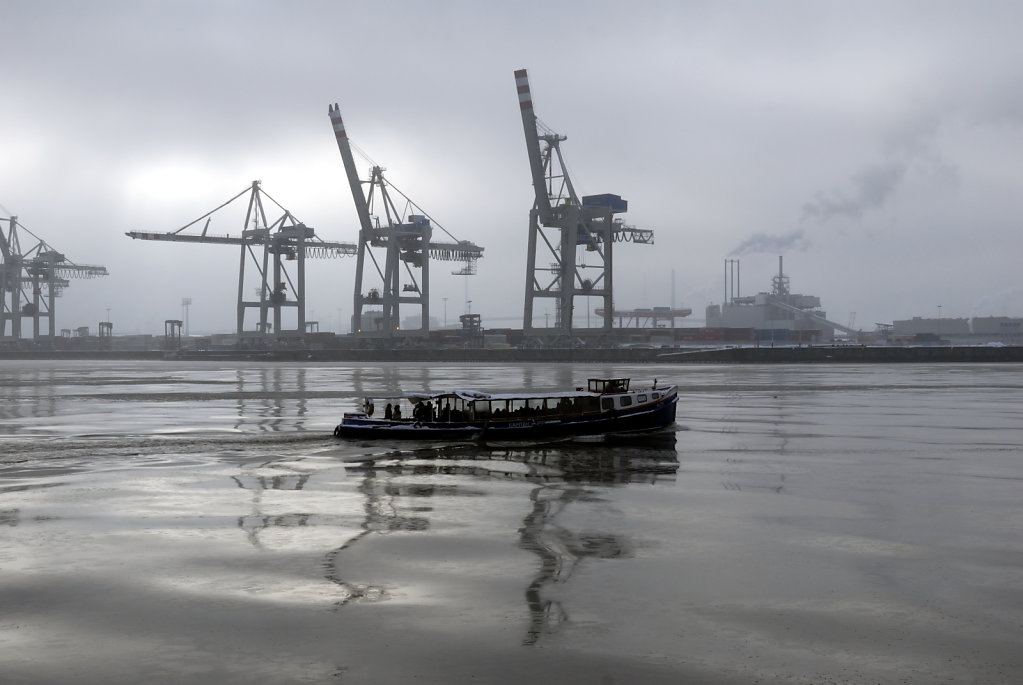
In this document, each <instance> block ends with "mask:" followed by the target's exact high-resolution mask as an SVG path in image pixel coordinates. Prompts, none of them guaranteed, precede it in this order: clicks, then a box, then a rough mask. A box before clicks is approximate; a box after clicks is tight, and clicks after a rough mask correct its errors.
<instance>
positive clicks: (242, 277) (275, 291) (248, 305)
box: [125, 181, 357, 338]
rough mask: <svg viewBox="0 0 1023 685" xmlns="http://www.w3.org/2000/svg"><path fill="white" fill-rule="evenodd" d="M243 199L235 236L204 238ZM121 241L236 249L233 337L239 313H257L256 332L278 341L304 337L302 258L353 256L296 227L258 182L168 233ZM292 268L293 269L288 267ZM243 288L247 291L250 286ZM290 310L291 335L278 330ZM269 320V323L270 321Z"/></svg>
mask: <svg viewBox="0 0 1023 685" xmlns="http://www.w3.org/2000/svg"><path fill="white" fill-rule="evenodd" d="M246 193H248V208H247V209H246V212H245V223H244V225H243V228H242V232H241V235H240V236H239V235H212V234H210V233H208V229H209V227H210V221H211V218H212V215H213V214H214V213H216V212H217V211H219V210H221V209H223V208H224V207H227V206H228V205H229V204H231V203H232V202H234V201H235V200H237V199H239V198H240V197H242V196H244V195H245V194H246ZM264 198H265V199H266V200H268V201H269V202H270V203H272V204H273V205H274V206H276V207H277V208H278V209H280V210H281V212H283V213H282V214H281V215H280V216H279V217H278V218H277V219H275V220H273V221H269V220H268V219H267V215H266V209H265V204H264ZM203 219H205V220H206V223H205V224H204V225H203V228H202V231H201V232H200V233H198V234H196V233H189V232H187V231H188V229H190V228H192V227H194V226H196V225H197V224H198V223H199V222H200V221H202V220H203ZM125 235H127V236H129V237H131V238H136V239H139V240H157V241H165V242H186V243H208V244H216V245H238V246H239V249H240V256H239V262H238V309H237V332H238V334H239V335H241V334H242V333H243V332H244V331H245V313H246V311H247V310H249V309H254V310H257V312H258V316H259V320H258V321H257V323H256V331H258V332H260V333H264V334H273V335H274V336H281V335H284V334H291V335H293V336H295V337H299V338H301V337H302V336H303V335H304V334H305V332H306V325H305V324H306V319H305V302H306V297H305V260H306V258H319V259H336V258H339V257H350V256H354V255H355V254H356V252H357V248H356V246H355V245H354V244H352V243H339V242H329V241H324V240H320V239H319V238H318V237H317V236H316V232H315V231H314V230H313V229H312V228H310V227H308V226H306V225H305V224H304V223H301V222H300V221H298V220H297V219H296V218H295V217H294V215H292V213H291V212H289V211H288V210H287V209H285V208H284V207H282V206H281V205H280V204H279V203H278V202H277V201H276V200H274V199H273V198H272V197H270V196H269V195H268V194H266V193H265V192H264V191H263V190H262V188H261V186H260V183H259V181H253V182H252V185H251V186H250V187H249V188H246V189H244V190H242V191H241V192H240V193H238V194H237V195H235V196H234V197H232V198H231V199H230V200H228V201H227V202H225V203H223V204H222V205H220V206H219V207H217V208H215V209H213V210H211V211H209V212H207V213H206V214H203V215H202V216H201V217H199V218H198V219H196V220H194V221H192V222H190V223H188V224H185V225H184V226H182V227H181V228H179V229H177V230H176V231H171V232H169V233H143V232H140V231H129V232H128V233H126V234H125ZM291 262H293V263H294V268H292V267H289V266H288V264H289V263H291ZM246 264H251V265H252V266H253V267H254V269H255V274H250V276H252V275H254V276H255V282H256V283H258V284H257V285H255V287H252V288H248V287H247V282H246V273H245V267H246ZM251 281H252V279H251V278H250V282H249V283H248V285H250V286H251V285H253V283H252V282H251ZM247 292H248V293H253V292H254V293H256V294H257V299H247V298H246V293H247ZM287 308H294V309H295V310H296V316H297V321H298V323H297V325H296V327H295V328H294V329H288V330H286V331H285V330H282V312H283V310H284V309H287ZM271 315H272V320H271Z"/></svg>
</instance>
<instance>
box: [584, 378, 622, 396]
mask: <svg viewBox="0 0 1023 685" xmlns="http://www.w3.org/2000/svg"><path fill="white" fill-rule="evenodd" d="M587 382H588V385H587V388H586V389H587V390H589V391H590V392H599V393H601V394H604V393H609V392H629V379H628V378H590V379H589V380H588V381H587Z"/></svg>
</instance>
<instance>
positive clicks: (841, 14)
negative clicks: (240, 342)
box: [0, 0, 1023, 333]
mask: <svg viewBox="0 0 1023 685" xmlns="http://www.w3.org/2000/svg"><path fill="white" fill-rule="evenodd" d="M0 24H2V25H3V26H4V27H5V32H4V36H5V37H4V41H2V42H0V64H2V65H3V67H2V69H3V75H4V77H3V79H2V81H0V82H2V84H3V89H4V92H3V94H4V102H5V105H4V107H3V108H0V151H2V158H0V159H2V164H0V215H2V216H11V215H17V216H18V218H19V221H20V222H21V223H22V224H23V225H24V226H26V227H27V228H29V229H31V230H32V231H33V232H34V233H36V234H38V235H40V236H42V237H44V238H45V239H46V240H47V241H48V242H49V243H51V244H52V245H53V246H54V247H55V248H57V249H58V250H60V251H62V252H63V253H65V254H67V256H68V257H69V258H70V259H72V260H74V261H76V262H81V263H88V264H103V265H104V266H106V267H107V269H108V270H109V272H110V276H109V277H107V278H104V279H100V280H96V281H90V282H75V283H73V284H72V285H71V287H70V288H68V289H67V290H66V292H65V293H64V296H63V298H62V300H61V301H60V303H59V307H58V327H60V328H72V327H76V326H80V325H89V326H95V325H96V323H97V322H98V321H101V320H105V319H106V317H107V311H106V310H107V309H109V310H110V315H109V318H110V319H111V320H113V322H114V324H115V332H117V333H132V332H136V331H138V332H152V333H159V332H161V331H162V326H163V320H164V319H167V318H175V317H179V316H180V315H181V305H180V303H181V300H182V298H183V297H190V298H192V305H191V307H190V312H189V315H190V319H191V329H192V331H193V332H201V331H229V330H231V329H232V327H233V321H234V306H235V293H234V291H235V289H236V286H235V283H236V278H237V261H238V258H237V252H236V251H235V250H233V249H229V248H225V247H221V246H216V245H190V244H170V243H160V244H156V243H149V244H147V243H140V242H137V241H132V240H130V239H128V238H127V237H125V235H124V233H125V231H129V230H141V231H170V230H174V229H176V228H179V227H180V226H183V225H184V224H186V223H188V222H190V221H192V220H193V219H195V218H196V217H198V216H200V215H201V214H203V213H205V212H206V211H208V210H209V209H212V208H213V207H215V206H216V205H218V204H219V203H220V202H223V201H224V200H226V199H227V198H229V197H231V196H233V195H234V194H235V193H237V192H238V191H240V190H242V189H244V188H245V187H246V186H248V185H249V184H250V183H251V182H252V180H254V179H260V180H261V181H262V183H263V188H264V189H265V190H266V192H268V193H269V194H270V195H271V196H273V197H274V199H276V200H278V201H279V202H280V203H281V204H282V205H284V206H285V207H287V208H288V209H289V210H291V211H292V212H293V213H294V214H295V215H296V216H297V217H298V218H299V219H300V220H302V221H304V222H306V223H307V224H308V225H310V226H312V227H314V228H315V229H316V231H317V234H318V235H320V236H321V237H322V238H324V239H327V240H341V241H352V240H354V239H355V238H356V231H357V226H358V219H357V217H356V214H355V210H354V207H353V204H352V199H351V195H350V193H349V191H348V186H347V181H346V179H345V175H344V169H343V168H342V165H341V162H340V159H339V158H338V151H337V147H336V145H335V143H334V138H333V133H332V130H331V126H330V122H329V120H328V118H327V105H328V103H333V102H338V103H339V104H340V106H341V108H342V110H343V111H344V115H345V123H346V125H347V126H348V131H349V135H350V137H351V139H352V141H353V142H354V143H355V144H356V145H357V146H358V148H360V149H361V150H363V151H365V152H366V153H367V154H368V155H369V156H370V157H371V158H372V159H373V160H374V161H375V162H377V163H379V164H380V165H382V166H384V167H386V168H387V173H388V177H389V179H390V180H391V182H393V183H394V184H395V185H396V186H397V187H399V188H401V189H402V190H403V191H404V192H405V193H407V194H408V195H409V196H411V197H412V198H414V199H415V200H416V202H417V203H418V204H420V205H421V206H423V207H424V208H425V209H426V210H428V211H429V213H430V215H431V216H433V217H434V218H435V219H436V220H437V221H438V222H440V223H441V224H443V225H444V226H445V227H447V228H448V229H450V230H451V231H452V232H453V233H454V234H456V235H457V236H458V237H459V238H464V239H467V240H471V241H474V242H476V243H478V244H480V245H482V246H484V247H485V249H486V253H485V256H484V258H483V259H482V260H480V263H479V273H478V275H476V276H472V277H469V278H468V280H467V279H466V278H465V277H457V276H452V275H451V274H450V273H449V271H450V270H448V269H445V268H443V266H441V267H440V268H435V269H434V271H433V275H432V279H433V282H432V292H433V302H432V307H431V311H432V315H433V316H434V317H435V318H437V319H441V318H444V316H445V314H444V312H445V309H446V310H447V312H446V315H447V318H448V319H449V322H453V321H454V320H455V319H456V318H457V315H458V314H460V313H462V312H463V311H464V310H465V308H466V302H467V301H469V300H471V302H472V304H471V308H472V310H473V311H475V312H480V313H482V314H483V321H484V324H485V325H488V326H520V325H521V316H522V304H523V302H522V301H523V291H524V279H525V261H526V250H527V246H526V238H527V232H528V213H529V209H530V207H531V205H532V201H533V193H532V189H531V187H530V175H529V166H528V161H527V158H526V151H525V145H524V143H523V139H522V125H521V120H520V117H519V109H518V102H517V99H516V94H515V89H514V82H513V77H512V73H513V71H514V70H515V69H519V68H528V69H529V74H530V80H531V85H532V93H533V99H534V104H535V106H536V110H537V114H538V115H539V116H540V118H541V119H542V120H543V121H544V122H545V123H547V124H548V125H550V126H551V128H553V129H554V130H556V131H558V132H559V133H564V134H566V135H567V136H568V140H567V141H565V143H564V144H563V146H562V149H563V150H564V152H565V155H566V159H567V162H568V165H569V167H570V168H571V171H572V178H573V181H575V183H576V185H577V186H579V191H580V194H596V193H605V192H611V193H617V194H619V195H621V196H622V197H623V198H625V199H627V200H628V202H629V214H628V221H629V223H632V224H635V225H637V226H639V227H642V228H650V229H653V230H654V231H655V232H656V244H655V246H654V247H653V248H644V247H635V248H633V249H626V248H623V249H621V250H618V251H616V254H615V290H616V303H615V304H616V306H617V307H622V308H636V307H650V306H658V305H665V306H666V305H677V306H686V307H691V308H692V309H693V310H694V311H695V312H702V311H703V310H704V307H705V306H706V305H707V304H709V303H711V302H720V301H721V298H722V283H721V281H722V277H721V264H722V261H723V259H725V258H738V259H740V260H741V261H742V274H743V284H744V287H743V289H742V293H741V294H753V293H754V292H755V291H756V290H758V289H764V288H766V287H767V285H768V284H769V283H770V279H771V275H772V273H773V272H774V271H775V269H776V265H777V256H778V254H784V255H785V264H786V271H788V272H789V273H790V274H791V275H792V277H793V279H794V282H798V287H799V288H800V289H801V290H802V291H803V292H812V293H814V294H816V295H818V296H820V298H821V300H822V301H823V304H824V306H825V307H826V308H827V311H828V313H829V315H830V316H831V317H832V318H833V319H834V320H836V321H840V322H845V321H847V320H848V319H849V317H850V313H851V312H857V316H856V320H857V321H858V322H859V325H860V326H862V327H870V326H872V324H873V322H875V321H882V322H884V321H887V322H890V321H893V320H898V319H910V318H911V317H913V316H921V315H922V316H935V315H936V314H937V313H938V306H939V305H940V306H941V311H942V312H943V313H944V316H945V317H969V316H974V315H980V316H984V315H1009V316H1019V315H1023V282H1021V277H1020V268H1019V254H1020V248H1021V246H1023V245H1021V242H1023V240H1021V237H1020V236H1021V230H1020V229H1021V226H1023V201H1021V199H1020V198H1021V193H1020V192H1019V190H1020V189H1019V183H1020V178H1023V174H1021V173H1020V165H1021V162H1020V160H1021V159H1023V154H1021V153H1023V126H1021V124H1023V46H1021V45H1020V42H1019V40H1018V37H1017V33H1018V27H1019V26H1020V25H1023V6H1020V5H1019V4H1018V3H1014V2H979V3H970V4H968V5H967V4H964V3H952V2H896V3H888V2H866V3H846V4H834V3H793V2H776V3H748V4H738V3H736V4H725V3H710V2H636V3H629V4H624V3H610V2H597V3H587V4H586V5H585V7H583V6H581V5H580V4H579V3H568V2H522V3H515V4H514V5H502V4H496V3H471V2H446V1H440V2H432V3H413V2H380V3H374V4H372V5H365V4H350V3H326V2H301V3H295V4H291V5H284V4H280V3H269V2H214V3H199V2H174V3H170V2H168V3H147V4H140V3H134V2H96V3H77V2H47V1H45V0H44V1H42V2H29V1H21V0H13V1H12V0H8V1H6V2H4V3H3V4H2V6H0ZM364 164H365V166H367V167H368V166H369V164H370V162H368V161H367V162H364ZM241 223H242V215H241V214H239V215H237V218H236V219H231V218H230V217H228V216H225V217H223V218H221V217H219V216H218V218H217V219H216V222H215V223H214V224H213V225H212V226H211V229H210V230H211V231H214V230H215V231H217V232H221V233H228V232H234V233H237V232H238V231H239V230H240V228H241ZM354 269H355V264H354V260H350V259H349V260H337V261H324V262H316V263H313V264H311V265H310V269H309V273H308V275H307V279H308V280H307V291H308V305H307V306H308V309H309V310H310V318H315V319H318V320H319V321H320V326H321V330H338V329H339V322H340V321H345V324H347V318H348V316H349V315H350V313H351V311H350V310H351V291H352V287H353V282H354ZM673 272H674V279H673V276H672V274H673ZM673 281H674V283H675V284H676V286H675V292H674V293H672V292H671V284H672V282H673ZM746 284H748V289H747V288H746ZM442 298H447V299H446V302H443V303H442ZM593 306H594V307H596V306H599V305H598V303H597V302H594V303H593Z"/></svg>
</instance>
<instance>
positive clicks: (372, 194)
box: [328, 103, 483, 338]
mask: <svg viewBox="0 0 1023 685" xmlns="http://www.w3.org/2000/svg"><path fill="white" fill-rule="evenodd" d="M328 110H329V114H330V121H331V123H332V124H333V127H334V137H335V138H336V139H337V146H338V150H339V151H340V152H341V161H342V162H343V164H344V167H345V174H346V175H347V177H348V185H349V187H350V189H351V193H352V199H353V200H354V201H355V210H356V213H357V214H358V216H359V248H358V257H357V261H356V267H355V295H354V301H353V307H352V311H353V314H352V331H353V332H355V333H356V334H358V335H364V336H367V337H386V338H390V337H409V336H425V335H427V334H428V333H429V330H430V261H431V260H440V261H459V262H463V266H462V268H461V269H459V270H458V271H453V272H452V273H453V274H455V275H459V276H471V275H473V274H475V273H476V262H477V261H478V260H479V259H480V258H481V257H482V256H483V248H482V247H480V246H479V245H476V244H475V243H472V242H470V241H468V240H456V239H455V238H454V236H452V235H451V234H450V233H448V231H447V230H446V229H444V227H443V226H441V225H440V224H437V223H436V222H435V221H433V219H432V218H431V217H430V216H429V215H428V214H427V213H426V212H425V211H423V210H422V209H421V208H420V207H419V206H418V205H416V204H415V203H414V202H413V201H412V200H410V199H409V198H408V196H406V195H405V194H404V193H402V192H401V191H400V190H398V189H397V188H395V187H394V186H393V185H391V184H390V183H388V182H387V181H386V180H385V178H384V168H383V167H381V166H378V165H375V164H374V165H373V166H372V168H371V169H370V173H369V179H368V180H366V181H363V180H361V179H360V178H359V172H358V169H357V168H356V166H355V159H354V157H353V155H352V143H351V141H350V140H349V138H348V134H347V132H346V131H345V125H344V122H343V121H342V119H341V110H340V108H339V107H338V106H337V103H335V104H334V105H333V106H331V107H328ZM363 185H366V186H367V190H366V191H365V192H364V191H363V188H362V187H363ZM391 191H393V192H394V193H395V194H396V195H398V196H400V198H401V201H402V203H403V206H402V207H400V208H399V207H398V206H397V205H396V204H395V203H394V200H393V199H392V194H391ZM434 226H436V227H437V228H440V229H441V230H442V231H443V232H444V233H445V234H447V235H448V237H450V238H451V239H452V242H438V241H435V240H433V229H434ZM367 258H368V259H369V262H370V263H371V264H372V267H373V270H374V272H375V276H376V278H374V277H373V274H372V273H371V274H369V275H367V269H366V266H367V263H366V262H367ZM417 270H418V274H419V275H418V277H417V275H416V272H417ZM401 305H414V306H418V307H419V308H420V310H419V311H420V321H421V324H420V328H419V329H418V330H409V331H406V330H402V328H401V315H400V307H401ZM369 306H379V307H380V308H381V312H380V316H379V317H378V318H375V319H374V320H373V322H372V323H370V320H369V317H365V316H364V314H365V313H366V311H365V309H364V308H365V307H369Z"/></svg>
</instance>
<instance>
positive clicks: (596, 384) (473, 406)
mask: <svg viewBox="0 0 1023 685" xmlns="http://www.w3.org/2000/svg"><path fill="white" fill-rule="evenodd" d="M630 381H631V379H629V378H590V379H588V380H587V386H586V388H585V389H583V388H582V387H577V388H575V389H574V390H571V391H564V392H534V393H486V392H479V391H477V390H449V391H446V392H434V393H431V392H422V393H415V392H413V393H403V394H402V395H399V396H391V397H367V398H365V400H364V401H363V404H362V410H361V411H353V412H345V413H344V415H343V417H342V419H341V423H339V424H338V425H337V427H336V428H335V429H334V435H335V437H339V438H356V439H367V438H369V439H373V438H387V439H407V440H427V441H437V440H440V441H449V440H457V441H462V440H464V441H482V442H486V441H502V440H549V439H558V438H567V437H575V436H591V435H632V434H639V433H647V432H652V431H659V430H665V429H668V428H669V427H670V426H672V424H674V422H675V405H676V403H677V402H678V387H677V386H675V385H658V384H657V381H656V379H655V380H654V382H653V384H652V385H651V386H650V387H645V388H630V387H629V386H630ZM380 407H383V410H382V411H380ZM378 411H379V412H380V413H378Z"/></svg>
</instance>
